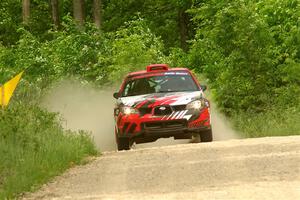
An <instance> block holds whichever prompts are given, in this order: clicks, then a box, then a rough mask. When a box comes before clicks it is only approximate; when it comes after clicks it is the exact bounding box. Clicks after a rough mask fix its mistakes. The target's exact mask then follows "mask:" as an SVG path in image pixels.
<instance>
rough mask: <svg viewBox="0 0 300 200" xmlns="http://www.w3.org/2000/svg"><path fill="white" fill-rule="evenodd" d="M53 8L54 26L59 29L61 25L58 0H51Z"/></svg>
mask: <svg viewBox="0 0 300 200" xmlns="http://www.w3.org/2000/svg"><path fill="white" fill-rule="evenodd" d="M51 10H52V20H53V23H54V27H55V29H58V28H59V26H60V21H59V8H58V0H51Z"/></svg>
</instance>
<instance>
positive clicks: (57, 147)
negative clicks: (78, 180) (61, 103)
mask: <svg viewBox="0 0 300 200" xmlns="http://www.w3.org/2000/svg"><path fill="white" fill-rule="evenodd" d="M96 154H97V151H96V149H95V146H94V144H93V142H92V140H91V138H90V137H89V136H88V135H87V134H86V133H84V132H79V133H75V132H71V131H64V130H63V128H62V127H61V125H60V123H59V121H58V119H57V116H56V114H53V113H48V112H47V111H44V110H42V109H40V108H39V107H37V106H27V105H26V106H24V105H22V104H16V105H14V106H11V107H10V108H9V109H7V110H5V111H0V199H5V198H8V199H11V198H15V197H16V196H17V195H18V194H21V193H23V192H26V191H32V190H34V189H36V188H38V187H39V186H40V185H41V184H43V183H45V182H46V181H48V180H49V179H50V178H52V177H54V176H56V175H58V174H60V173H62V172H63V171H64V170H66V169H67V168H69V167H71V166H72V165H74V164H80V163H82V161H83V158H85V157H86V156H89V155H96Z"/></svg>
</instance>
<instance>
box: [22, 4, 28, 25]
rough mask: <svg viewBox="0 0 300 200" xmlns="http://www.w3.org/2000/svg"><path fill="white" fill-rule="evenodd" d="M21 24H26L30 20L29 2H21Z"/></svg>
mask: <svg viewBox="0 0 300 200" xmlns="http://www.w3.org/2000/svg"><path fill="white" fill-rule="evenodd" d="M22 15H23V23H24V24H28V22H29V18H30V0H22Z"/></svg>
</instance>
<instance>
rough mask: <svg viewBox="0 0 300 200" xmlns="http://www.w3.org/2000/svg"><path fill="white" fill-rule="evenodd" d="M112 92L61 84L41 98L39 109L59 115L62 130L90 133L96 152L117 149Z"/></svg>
mask: <svg viewBox="0 0 300 200" xmlns="http://www.w3.org/2000/svg"><path fill="white" fill-rule="evenodd" d="M112 91H113V90H112V89H106V90H97V89H95V88H94V87H92V86H89V85H83V84H80V83H79V82H78V81H77V82H76V81H62V82H60V83H58V84H56V85H55V86H54V87H53V89H51V90H50V91H49V92H48V94H47V95H46V96H45V97H44V98H43V101H42V106H43V107H45V108H46V109H47V110H49V111H51V112H59V113H60V115H61V117H62V118H63V119H64V120H63V127H64V128H66V129H70V130H86V131H89V132H90V133H91V134H92V137H93V138H94V141H95V144H96V146H97V148H98V149H99V150H101V151H111V150H115V149H116V144H115V136H114V118H113V108H114V103H115V100H114V98H113V97H112V94H113V92H112Z"/></svg>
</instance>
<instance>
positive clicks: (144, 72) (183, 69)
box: [127, 68, 190, 76]
mask: <svg viewBox="0 0 300 200" xmlns="http://www.w3.org/2000/svg"><path fill="white" fill-rule="evenodd" d="M172 71H188V72H189V71H190V70H189V69H187V68H169V69H168V70H166V71H165V72H172ZM155 72H156V71H151V72H148V71H147V70H141V71H136V72H131V73H129V74H128V75H127V76H136V75H143V74H150V73H151V74H153V73H155ZM157 72H161V71H157Z"/></svg>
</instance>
